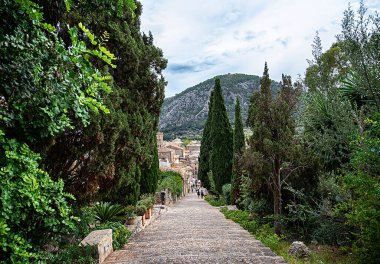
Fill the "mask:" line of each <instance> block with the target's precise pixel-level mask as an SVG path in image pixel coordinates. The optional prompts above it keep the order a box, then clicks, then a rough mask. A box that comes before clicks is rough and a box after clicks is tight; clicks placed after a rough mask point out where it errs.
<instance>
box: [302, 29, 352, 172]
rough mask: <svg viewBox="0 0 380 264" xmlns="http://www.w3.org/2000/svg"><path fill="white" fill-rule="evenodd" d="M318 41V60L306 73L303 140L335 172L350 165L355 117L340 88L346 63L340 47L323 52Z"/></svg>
mask: <svg viewBox="0 0 380 264" xmlns="http://www.w3.org/2000/svg"><path fill="white" fill-rule="evenodd" d="M315 42H316V43H319V45H315V46H314V49H317V50H314V51H313V54H314V56H315V57H314V60H313V61H310V62H309V63H310V66H309V68H307V70H306V78H305V83H306V85H307V87H308V88H309V91H308V92H307V93H305V94H304V96H303V102H302V104H303V105H304V109H303V110H302V112H301V115H300V119H301V123H302V126H303V129H304V131H303V138H304V139H305V140H306V141H307V142H308V144H310V146H311V148H312V149H313V152H314V153H315V154H317V155H318V157H319V158H320V159H321V161H322V162H323V166H324V167H325V169H326V170H327V171H335V172H336V171H338V170H339V169H341V168H342V167H344V165H345V164H346V163H347V162H348V159H349V153H350V149H349V145H350V141H351V139H352V135H353V134H354V133H355V131H356V127H355V123H354V118H355V115H356V114H355V112H354V111H353V109H352V107H351V104H350V103H349V101H348V100H345V99H344V98H343V97H342V94H341V92H340V91H339V90H338V89H337V87H338V86H339V79H341V78H342V76H344V73H345V72H346V70H345V68H344V65H345V64H346V63H347V62H345V60H344V58H342V55H341V54H342V51H341V44H335V45H333V46H332V47H331V48H330V49H329V50H327V51H326V52H325V53H322V50H321V49H322V47H321V46H320V45H321V44H320V39H319V37H318V35H317V36H316V38H315ZM336 72H338V73H339V74H338V75H337V74H336Z"/></svg>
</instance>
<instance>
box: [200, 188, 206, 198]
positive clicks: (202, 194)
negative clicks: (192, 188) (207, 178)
mask: <svg viewBox="0 0 380 264" xmlns="http://www.w3.org/2000/svg"><path fill="white" fill-rule="evenodd" d="M203 196H205V194H204V193H203V190H201V198H202V199H203Z"/></svg>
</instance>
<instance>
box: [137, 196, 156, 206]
mask: <svg viewBox="0 0 380 264" xmlns="http://www.w3.org/2000/svg"><path fill="white" fill-rule="evenodd" d="M140 199H141V200H140V201H139V202H140V203H141V204H143V205H144V206H145V207H146V208H147V209H148V208H152V207H153V205H154V196H153V194H143V195H141V197H140Z"/></svg>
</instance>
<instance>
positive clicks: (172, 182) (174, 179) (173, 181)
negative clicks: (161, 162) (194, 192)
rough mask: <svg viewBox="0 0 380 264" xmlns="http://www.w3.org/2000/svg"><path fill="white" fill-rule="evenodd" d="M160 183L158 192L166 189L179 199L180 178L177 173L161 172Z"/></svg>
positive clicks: (180, 191)
mask: <svg viewBox="0 0 380 264" xmlns="http://www.w3.org/2000/svg"><path fill="white" fill-rule="evenodd" d="M161 179H162V180H161V181H160V183H159V185H158V189H157V190H158V191H161V190H165V189H168V190H169V192H171V193H172V194H173V195H175V196H177V197H179V196H180V195H181V194H182V191H183V190H182V189H183V187H182V177H181V175H180V174H179V173H178V172H174V171H164V172H161Z"/></svg>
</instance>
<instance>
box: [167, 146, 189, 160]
mask: <svg viewBox="0 0 380 264" xmlns="http://www.w3.org/2000/svg"><path fill="white" fill-rule="evenodd" d="M166 147H167V148H169V149H173V150H174V151H175V154H177V155H178V156H179V157H180V158H184V157H185V150H184V148H181V147H178V146H177V145H172V144H171V143H169V145H166Z"/></svg>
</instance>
